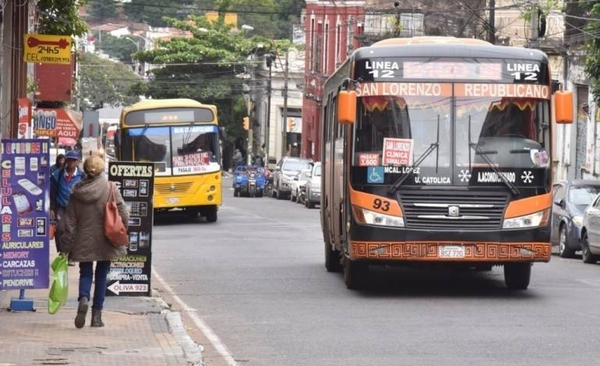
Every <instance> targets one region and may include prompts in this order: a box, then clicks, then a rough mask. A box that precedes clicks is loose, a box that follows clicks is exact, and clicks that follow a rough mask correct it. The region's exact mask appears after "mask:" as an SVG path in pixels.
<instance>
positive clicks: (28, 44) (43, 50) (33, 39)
mask: <svg viewBox="0 0 600 366" xmlns="http://www.w3.org/2000/svg"><path fill="white" fill-rule="evenodd" d="M72 44H73V40H72V39H71V37H69V36H51V35H47V34H26V35H25V45H24V47H23V49H24V52H23V58H24V61H25V62H35V63H42V64H67V65H68V64H70V63H71V46H72Z"/></svg>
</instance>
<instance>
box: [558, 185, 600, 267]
mask: <svg viewBox="0 0 600 366" xmlns="http://www.w3.org/2000/svg"><path fill="white" fill-rule="evenodd" d="M598 193H600V181H595V180H573V181H569V182H566V181H565V182H559V183H557V184H555V185H554V187H553V188H552V194H553V207H552V232H551V237H550V241H551V242H552V246H553V248H554V247H558V255H559V256H561V257H562V258H572V257H573V256H574V255H575V252H576V251H579V250H581V244H580V237H581V228H582V225H583V214H584V211H585V209H586V208H587V207H588V205H589V204H590V203H592V201H593V200H594V198H595V197H596V195H597V194H598Z"/></svg>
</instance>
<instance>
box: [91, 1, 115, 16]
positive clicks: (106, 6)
mask: <svg viewBox="0 0 600 366" xmlns="http://www.w3.org/2000/svg"><path fill="white" fill-rule="evenodd" d="M88 12H89V14H90V17H91V18H92V19H94V20H97V21H102V20H105V19H110V18H113V17H115V16H116V15H117V4H116V2H114V1H94V2H92V3H91V4H90V6H89V7H88Z"/></svg>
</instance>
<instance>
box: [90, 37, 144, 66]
mask: <svg viewBox="0 0 600 366" xmlns="http://www.w3.org/2000/svg"><path fill="white" fill-rule="evenodd" d="M143 42H144V40H143V39H141V38H137V37H131V36H123V37H115V36H113V35H111V34H104V35H102V39H100V37H96V48H97V49H99V50H100V51H102V52H103V53H105V54H107V55H108V56H110V57H111V58H114V59H117V60H119V61H121V62H123V63H125V64H130V65H132V64H133V63H134V61H133V58H132V55H133V54H134V53H136V52H137V51H138V50H139V49H143V48H144V47H143V46H144V43H143ZM138 45H139V48H138Z"/></svg>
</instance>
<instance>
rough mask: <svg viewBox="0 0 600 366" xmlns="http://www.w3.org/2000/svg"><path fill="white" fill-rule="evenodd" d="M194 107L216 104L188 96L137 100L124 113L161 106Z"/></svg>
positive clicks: (208, 106)
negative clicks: (202, 101)
mask: <svg viewBox="0 0 600 366" xmlns="http://www.w3.org/2000/svg"><path fill="white" fill-rule="evenodd" d="M177 107H181V108H194V107H204V108H209V109H213V108H215V106H213V105H212V104H202V103H200V102H198V101H196V100H194V99H187V98H173V99H146V100H142V101H141V102H137V103H135V104H133V105H132V106H130V107H127V108H124V109H123V113H124V114H125V113H129V112H131V111H137V110H140V109H159V108H177Z"/></svg>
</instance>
